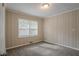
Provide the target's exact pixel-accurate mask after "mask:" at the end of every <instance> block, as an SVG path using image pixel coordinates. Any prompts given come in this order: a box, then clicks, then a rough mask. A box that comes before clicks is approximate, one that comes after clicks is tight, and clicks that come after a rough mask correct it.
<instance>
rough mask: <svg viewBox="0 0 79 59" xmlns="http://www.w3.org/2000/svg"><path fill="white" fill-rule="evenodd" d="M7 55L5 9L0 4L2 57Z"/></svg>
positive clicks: (0, 52) (0, 50) (0, 46)
mask: <svg viewBox="0 0 79 59" xmlns="http://www.w3.org/2000/svg"><path fill="white" fill-rule="evenodd" d="M5 53H6V49H5V7H3V6H2V4H1V3H0V55H2V54H5Z"/></svg>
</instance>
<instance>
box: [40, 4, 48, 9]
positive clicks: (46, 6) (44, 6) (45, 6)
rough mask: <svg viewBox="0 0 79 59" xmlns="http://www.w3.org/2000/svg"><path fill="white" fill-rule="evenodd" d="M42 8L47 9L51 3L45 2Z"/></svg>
mask: <svg viewBox="0 0 79 59" xmlns="http://www.w3.org/2000/svg"><path fill="white" fill-rule="evenodd" d="M41 8H45V9H47V8H49V4H48V3H44V4H42V6H41Z"/></svg>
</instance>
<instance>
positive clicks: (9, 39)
mask: <svg viewBox="0 0 79 59" xmlns="http://www.w3.org/2000/svg"><path fill="white" fill-rule="evenodd" d="M19 18H23V19H28V20H34V21H37V22H38V24H39V25H38V26H39V29H38V36H36V37H27V38H18V25H17V24H18V19H19ZM42 40H43V19H42V18H39V17H36V16H31V15H27V14H23V13H20V12H18V13H17V12H15V11H13V10H6V48H12V47H16V46H20V45H28V44H30V42H31V41H32V42H33V43H35V42H39V41H42Z"/></svg>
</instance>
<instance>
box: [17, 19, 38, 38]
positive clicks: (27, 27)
mask: <svg viewBox="0 0 79 59" xmlns="http://www.w3.org/2000/svg"><path fill="white" fill-rule="evenodd" d="M37 35H38V22H37V21H31V20H26V19H19V20H18V36H19V38H24V37H33V36H37Z"/></svg>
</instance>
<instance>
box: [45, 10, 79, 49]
mask: <svg viewBox="0 0 79 59" xmlns="http://www.w3.org/2000/svg"><path fill="white" fill-rule="evenodd" d="M44 21H45V22H44V37H45V41H47V42H50V43H55V44H59V45H63V46H67V47H71V48H75V49H79V10H75V11H71V12H68V13H64V14H60V15H57V16H52V17H49V18H47V19H45V20H44Z"/></svg>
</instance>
